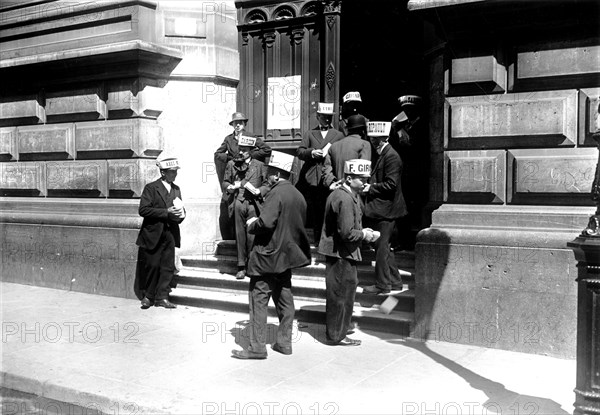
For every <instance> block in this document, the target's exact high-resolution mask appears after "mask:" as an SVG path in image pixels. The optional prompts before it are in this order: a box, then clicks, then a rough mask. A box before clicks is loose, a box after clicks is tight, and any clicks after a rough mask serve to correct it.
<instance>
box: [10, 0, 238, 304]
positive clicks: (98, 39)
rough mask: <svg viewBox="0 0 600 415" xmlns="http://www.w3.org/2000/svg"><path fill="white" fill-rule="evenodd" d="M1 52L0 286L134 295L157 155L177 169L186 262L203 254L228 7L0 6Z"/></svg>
mask: <svg viewBox="0 0 600 415" xmlns="http://www.w3.org/2000/svg"><path fill="white" fill-rule="evenodd" d="M0 52H1V59H0V79H2V82H0V97H1V98H0V172H1V174H0V204H1V211H0V215H1V216H0V235H1V236H0V238H1V241H2V261H1V266H0V274H1V275H2V279H3V280H4V281H11V282H18V283H25V284H35V285H41V286H46V287H54V288H62V289H69V290H76V291H84V292H90V293H97V294H108V295H118V296H125V297H133V278H134V275H135V261H136V255H137V247H136V245H135V239H136V235H137V232H138V229H139V226H140V224H141V218H140V217H139V216H138V214H137V207H138V203H139V197H140V195H141V191H142V189H143V187H144V185H145V184H146V183H147V182H149V181H151V180H155V179H156V178H158V177H159V173H158V169H157V168H156V166H155V159H156V157H157V156H158V155H159V154H160V153H161V152H162V151H165V152H167V153H169V154H172V155H174V156H176V157H178V158H179V159H180V163H181V165H182V169H181V170H180V173H179V176H178V178H177V181H176V182H177V183H178V184H179V185H180V186H181V188H182V193H183V198H184V202H185V205H186V208H187V211H188V217H187V219H186V222H185V226H184V227H183V231H182V232H183V235H182V236H183V237H182V240H183V243H182V251H183V253H186V252H187V253H190V252H201V251H202V250H203V249H211V246H212V244H213V242H214V240H215V239H217V238H218V237H219V231H218V225H217V223H216V221H215V217H217V215H218V205H219V199H220V188H219V185H218V183H217V179H216V174H215V171H214V164H213V160H212V153H213V151H214V149H215V148H216V147H218V145H219V144H220V143H221V141H222V140H223V137H224V136H225V135H226V134H228V133H229V129H230V127H229V125H228V124H227V123H228V121H229V120H230V117H231V114H232V113H233V112H234V111H235V108H236V86H237V83H238V78H239V55H238V50H237V31H236V16H235V6H234V4H233V2H229V1H223V2H209V1H194V2H189V1H145V0H139V1H138V0H135V1H125V2H124V1H111V0H109V1H102V2H96V1H66V0H57V1H51V2H37V1H18V2H2V5H1V6H0Z"/></svg>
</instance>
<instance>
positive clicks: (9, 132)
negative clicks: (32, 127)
mask: <svg viewBox="0 0 600 415" xmlns="http://www.w3.org/2000/svg"><path fill="white" fill-rule="evenodd" d="M18 159H19V153H18V152H17V128H16V127H13V128H0V161H12V160H18Z"/></svg>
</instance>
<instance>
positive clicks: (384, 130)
mask: <svg viewBox="0 0 600 415" xmlns="http://www.w3.org/2000/svg"><path fill="white" fill-rule="evenodd" d="M391 128H392V123H391V122H388V121H374V122H373V121H371V122H368V123H367V135H370V136H373V137H387V136H388V135H389V134H390V129H391Z"/></svg>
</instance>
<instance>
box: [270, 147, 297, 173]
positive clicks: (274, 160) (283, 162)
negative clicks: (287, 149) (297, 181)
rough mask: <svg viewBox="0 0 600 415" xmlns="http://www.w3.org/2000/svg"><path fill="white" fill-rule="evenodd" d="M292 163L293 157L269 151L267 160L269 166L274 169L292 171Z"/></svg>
mask: <svg viewBox="0 0 600 415" xmlns="http://www.w3.org/2000/svg"><path fill="white" fill-rule="evenodd" d="M293 163H294V156H292V155H291V154H287V153H283V152H281V151H271V158H270V159H269V166H270V167H275V168H277V169H279V170H282V171H284V172H287V173H289V172H291V171H292V164H293Z"/></svg>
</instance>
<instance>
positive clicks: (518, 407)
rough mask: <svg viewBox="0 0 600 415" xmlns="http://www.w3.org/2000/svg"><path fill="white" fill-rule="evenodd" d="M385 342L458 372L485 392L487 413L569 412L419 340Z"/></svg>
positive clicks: (550, 414)
mask: <svg viewBox="0 0 600 415" xmlns="http://www.w3.org/2000/svg"><path fill="white" fill-rule="evenodd" d="M388 343H395V344H400V345H403V346H407V347H410V348H412V349H414V350H416V351H418V352H421V353H423V354H424V355H425V356H427V357H429V358H431V359H432V360H434V361H435V362H437V363H439V364H441V365H443V366H444V367H446V368H447V369H449V370H451V371H452V372H454V373H455V374H457V375H458V376H460V377H462V378H463V379H464V380H465V381H467V382H468V383H469V385H470V386H471V387H473V388H474V389H478V390H480V391H482V392H483V393H485V394H486V396H487V397H488V400H487V401H486V402H485V403H483V406H484V407H485V408H486V411H487V412H486V413H489V414H518V413H524V414H537V415H563V414H565V415H568V414H570V412H567V411H565V410H564V409H563V408H562V406H561V405H559V404H558V403H556V402H555V401H553V400H550V399H547V398H542V397H539V396H531V395H522V394H520V393H517V392H514V391H511V390H509V389H506V387H505V386H504V385H503V384H501V383H499V382H495V381H493V380H491V379H488V378H485V377H483V376H481V375H478V374H477V373H475V372H473V371H472V370H469V369H467V368H466V367H464V366H461V365H459V364H458V363H456V362H454V361H452V360H450V359H448V358H447V357H445V356H442V355H441V354H439V353H436V352H434V351H433V350H431V349H430V348H429V347H427V344H426V343H424V342H421V341H418V340H412V339H402V340H388Z"/></svg>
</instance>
